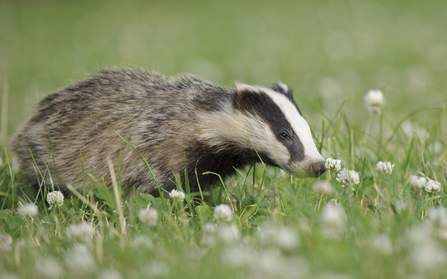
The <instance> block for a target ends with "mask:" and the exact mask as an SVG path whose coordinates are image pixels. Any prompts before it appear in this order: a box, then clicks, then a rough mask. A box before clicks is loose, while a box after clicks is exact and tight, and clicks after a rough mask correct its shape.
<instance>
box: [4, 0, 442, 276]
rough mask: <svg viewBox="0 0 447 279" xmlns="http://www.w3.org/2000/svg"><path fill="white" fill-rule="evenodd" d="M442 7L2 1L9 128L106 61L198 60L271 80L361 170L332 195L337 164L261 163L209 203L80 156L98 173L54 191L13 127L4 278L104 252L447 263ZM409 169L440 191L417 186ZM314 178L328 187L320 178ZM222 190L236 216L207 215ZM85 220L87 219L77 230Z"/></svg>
mask: <svg viewBox="0 0 447 279" xmlns="http://www.w3.org/2000/svg"><path fill="white" fill-rule="evenodd" d="M446 10H447V2H445V1H440V0H439V1H437V0H430V1H425V2H420V1H341V0H340V1H281V2H275V3H273V2H268V1H256V2H253V1H243V2H242V1H189V2H185V1H163V2H161V1H130V2H120V1H82V0H81V1H75V2H68V1H52V0H46V1H37V2H36V1H0V38H1V39H0V83H1V87H0V88H1V91H2V92H3V95H4V96H5V97H6V96H7V97H8V98H7V99H5V97H3V99H2V100H3V101H2V121H1V123H2V131H3V135H4V136H3V138H4V139H7V138H8V136H10V135H12V133H13V132H14V131H15V130H16V129H17V127H19V125H20V123H22V122H23V121H24V120H25V119H26V117H27V116H28V115H29V114H30V110H31V107H32V105H33V104H34V103H35V102H36V101H37V100H38V99H39V98H41V97H42V96H43V95H45V94H47V93H48V92H51V91H54V90H56V89H57V88H60V87H63V86H65V85H67V84H68V83H70V82H71V81H73V80H78V79H81V78H83V77H85V75H86V74H87V73H92V72H95V71H96V70H97V69H99V68H101V67H106V66H116V65H118V66H119V65H122V66H140V67H145V68H146V69H149V70H155V71H157V72H160V73H161V74H164V75H176V74H177V73H179V72H192V73H194V74H196V75H199V76H201V77H203V78H205V79H208V80H210V81H212V82H215V83H218V84H222V85H226V86H233V82H234V80H241V81H244V82H246V83H250V84H262V85H266V86H268V85H270V84H271V83H272V82H273V81H276V80H281V81H282V82H283V83H285V84H287V85H289V87H293V88H294V90H295V98H296V99H297V101H298V104H299V106H300V109H301V111H302V112H303V115H304V116H305V118H306V119H307V120H308V122H309V124H310V126H311V128H312V130H313V132H314V136H315V142H316V143H317V147H318V148H319V149H320V150H321V152H322V154H323V155H324V156H325V157H332V158H337V159H341V160H342V167H346V168H347V169H353V170H355V171H357V172H358V173H359V175H360V183H359V184H356V185H352V187H354V191H351V192H350V193H349V195H340V193H341V192H342V190H343V188H342V185H341V183H339V182H337V181H336V173H335V172H334V173H333V174H330V173H329V172H328V173H326V174H324V175H323V176H322V177H321V178H320V179H296V178H294V177H293V176H289V175H286V174H284V173H282V172H280V171H279V170H278V169H275V168H270V167H265V166H263V165H261V164H259V165H256V166H255V167H252V168H247V169H244V170H238V175H237V176H235V177H233V178H231V179H229V180H227V181H224V184H225V187H222V186H221V185H217V186H218V187H216V188H215V189H214V190H213V193H212V197H213V198H212V199H213V200H214V201H213V202H212V203H208V202H205V201H203V200H202V198H201V196H200V194H198V193H196V194H194V193H188V191H187V187H186V186H187V185H179V187H181V188H182V189H183V190H184V191H186V201H187V202H186V203H180V202H176V203H174V202H173V201H172V200H171V199H169V196H168V195H165V197H164V198H154V197H151V196H149V195H131V196H121V194H120V191H119V189H118V191H114V189H109V190H107V189H105V188H104V187H101V185H102V183H101V181H100V180H97V181H95V179H93V178H91V177H90V176H89V175H88V173H90V170H85V184H86V188H87V189H88V188H89V186H96V188H95V187H92V188H95V189H94V190H85V191H81V193H80V195H81V197H82V198H78V196H77V195H75V194H72V195H70V196H66V197H65V201H64V204H63V206H62V207H53V208H51V209H49V206H48V204H46V203H45V201H44V199H45V197H46V194H47V192H46V190H43V189H42V192H41V193H40V195H39V196H38V197H37V198H33V197H32V196H30V195H27V194H24V193H28V191H27V190H28V189H27V185H22V184H20V182H19V181H20V180H19V179H18V178H19V176H20V173H19V172H18V166H17V163H16V162H15V161H14V160H13V159H12V158H11V152H10V151H9V150H8V149H7V147H8V146H7V145H6V146H5V147H6V149H4V151H3V153H2V159H3V162H2V164H1V166H0V278H10V277H7V275H10V276H12V275H15V276H17V277H18V278H50V277H51V274H49V273H48V271H53V272H54V273H53V275H54V276H53V278H56V277H58V276H56V275H59V277H60V278H79V277H83V278H115V277H113V275H107V274H105V273H104V272H105V271H110V270H111V269H113V270H114V271H113V272H115V273H118V274H120V275H121V276H122V277H123V278H156V277H159V278H179V277H181V278H336V277H335V276H336V275H339V276H345V277H346V278H418V277H421V278H443V277H444V276H445V275H444V273H445V272H444V271H445V268H446V266H447V242H446V239H447V238H446V236H445V232H446V231H447V225H446V223H447V217H446V216H445V215H444V216H442V214H444V213H442V212H441V213H439V211H433V208H438V207H440V206H445V205H447V204H446V192H445V191H446V189H445V187H446V185H447V181H446V174H447V166H446V154H447V151H446V146H447V129H446V124H447V111H446V103H447V102H446V101H447V92H446V88H447V79H445V76H446V74H447V63H445V61H447V36H445V26H447V16H446V13H445V11H446ZM370 89H380V90H382V91H383V92H384V94H385V98H386V105H385V107H384V108H383V111H382V114H380V115H375V116H372V115H370V113H369V112H368V111H367V110H366V108H365V107H364V104H363V96H364V95H365V94H366V92H367V91H368V90H370ZM5 92H7V93H8V95H5ZM6 100H7V102H6ZM5 134H7V135H5ZM3 141H5V140H3ZM434 146H438V147H437V148H434ZM34 156H37V155H36V154H34ZM378 161H390V162H391V163H393V164H395V167H394V171H393V173H392V174H390V175H385V174H380V173H379V172H378V171H376V170H375V165H376V163H377V162H378ZM50 163H52V162H50ZM56 163H57V162H56ZM79 168H80V169H81V168H82V166H79ZM115 171H117V170H115ZM148 171H149V170H148ZM415 174H416V175H420V174H424V175H426V176H427V177H428V178H430V179H434V180H437V181H439V182H440V183H441V185H442V191H440V192H439V193H435V194H429V193H427V192H425V191H424V189H417V188H415V187H413V186H411V185H410V183H409V182H410V178H411V176H412V175H415ZM208 175H213V174H208ZM117 176H118V177H117V180H118V183H117V186H118V188H119V187H120V183H119V173H118V172H117ZM53 179H54V181H56V180H57V179H56V178H53ZM189 179H193V178H191V177H190V178H189ZM317 180H327V181H328V182H329V183H331V185H332V186H333V187H335V192H334V193H332V194H329V195H323V196H322V195H320V194H317V193H315V192H314V191H313V190H312V188H311V186H312V185H313V183H315V182H316V181H317ZM93 184H94V185H93ZM116 193H118V194H116ZM203 194H204V195H208V194H210V193H203ZM117 197H119V198H120V200H121V202H120V201H118V202H117ZM332 199H337V201H338V203H339V204H340V206H341V207H342V208H343V212H344V214H345V217H346V219H345V221H343V220H344V217H343V216H344V215H343V214H341V217H340V216H338V217H340V219H336V220H341V221H339V222H340V223H341V224H343V226H341V227H340V230H338V229H337V228H339V227H338V225H337V224H339V223H337V221H333V222H334V223H330V222H329V223H328V218H329V220H333V219H330V216H329V217H328V215H330V211H329V209H327V206H326V204H328V203H329V202H330V201H331V200H332ZM30 201H31V202H33V203H36V204H37V205H38V206H39V214H38V216H35V217H33V218H29V217H26V218H22V217H21V216H20V215H19V214H18V213H17V210H18V207H19V206H20V204H21V203H22V204H24V203H26V202H30ZM221 203H225V204H228V205H230V206H231V208H232V209H233V220H232V221H231V222H225V221H223V220H217V219H215V218H214V216H213V212H214V205H218V204H221ZM149 204H150V207H151V208H154V209H156V210H157V211H158V214H159V218H158V221H157V223H156V225H154V226H147V225H145V224H144V223H143V222H142V221H141V220H140V219H139V217H138V216H139V210H141V209H145V208H147V207H148V205H149ZM213 204H214V205H213ZM325 208H326V209H325ZM121 213H122V217H120V214H121ZM438 215H441V216H440V217H437V218H438V219H436V216H438ZM335 217H337V216H335ZM83 221H86V222H90V223H92V224H93V226H94V235H93V236H92V237H91V238H88V240H87V241H85V240H79V239H78V240H75V239H72V238H69V237H68V234H67V230H70V229H69V227H70V225H72V224H77V223H80V222H83ZM124 223H125V225H124ZM214 224H215V225H216V226H214ZM230 225H231V226H230ZM331 228H335V230H334V231H332V233H333V234H331V233H330V232H331V230H330V229H331ZM235 232H237V233H235ZM6 234H7V235H9V236H11V238H12V244H11V245H9V244H8V243H7V241H8V240H9V238H8V237H7V236H5V235H6ZM232 235H233V236H234V237H235V238H234V239H228V238H231V236H232ZM225 236H226V240H225ZM331 236H333V237H332V238H331ZM277 237H279V238H280V240H282V241H284V243H286V244H283V243H282V242H281V241H280V240H278V239H277ZM287 241H288V242H287ZM293 241H295V242H293ZM79 242H81V243H83V244H82V245H85V247H84V246H79ZM388 242H390V243H391V245H388V244H389V243H388ZM293 243H298V244H293ZM79 247H81V248H79ZM79 255H81V256H79ZM48 258H50V259H52V260H48ZM46 259H47V260H46ZM82 259H84V260H86V261H87V263H91V269H88V264H85V263H84V264H83V263H82ZM92 259H93V260H92ZM77 261H80V262H77ZM73 266H74V268H73ZM83 267H84V268H83ZM58 269H59V273H58V272H57V271H58ZM45 271H47V273H45ZM115 276H117V275H115ZM345 277H340V278H345ZM116 278H120V277H116ZM337 278H338V277H337Z"/></svg>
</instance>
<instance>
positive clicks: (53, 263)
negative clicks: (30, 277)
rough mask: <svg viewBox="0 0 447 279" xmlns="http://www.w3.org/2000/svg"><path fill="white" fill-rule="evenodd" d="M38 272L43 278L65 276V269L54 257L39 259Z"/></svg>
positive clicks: (37, 263)
mask: <svg viewBox="0 0 447 279" xmlns="http://www.w3.org/2000/svg"><path fill="white" fill-rule="evenodd" d="M36 272H37V273H38V274H40V275H41V276H42V277H43V278H61V277H63V276H64V269H63V268H62V266H61V265H60V264H59V262H58V261H57V260H56V259H54V258H52V257H46V258H42V259H39V260H38V261H37V262H36Z"/></svg>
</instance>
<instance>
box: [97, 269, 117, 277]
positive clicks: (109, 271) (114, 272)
mask: <svg viewBox="0 0 447 279" xmlns="http://www.w3.org/2000/svg"><path fill="white" fill-rule="evenodd" d="M96 278H98V279H123V276H122V275H121V273H119V272H118V271H117V270H116V269H113V268H111V269H107V270H103V271H101V272H100V273H99V274H98V277H96Z"/></svg>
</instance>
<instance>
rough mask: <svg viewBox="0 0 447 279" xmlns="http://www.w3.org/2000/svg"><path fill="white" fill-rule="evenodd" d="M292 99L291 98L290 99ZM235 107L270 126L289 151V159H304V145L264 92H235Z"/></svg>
mask: <svg viewBox="0 0 447 279" xmlns="http://www.w3.org/2000/svg"><path fill="white" fill-rule="evenodd" d="M292 100H293V99H292ZM234 107H235V109H237V110H239V111H241V112H242V113H245V114H247V115H250V114H251V115H256V116H258V117H260V118H261V119H263V120H264V121H265V123H267V124H268V125H269V126H270V129H271V130H272V132H273V133H274V134H275V136H276V138H277V139H278V141H279V142H281V143H282V144H283V145H284V146H285V147H286V148H287V150H288V151H289V154H290V160H291V161H301V160H303V159H304V147H303V144H302V143H301V141H300V139H299V137H298V135H296V134H295V132H294V131H293V129H292V126H291V125H290V123H289V121H288V120H287V119H286V117H285V115H284V114H283V112H282V111H281V109H280V108H279V107H278V105H277V104H276V103H275V102H274V101H273V100H272V99H271V98H270V97H269V96H268V95H267V94H266V93H264V92H259V93H258V92H251V91H243V92H238V93H237V94H236V99H235V101H234Z"/></svg>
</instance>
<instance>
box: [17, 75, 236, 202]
mask: <svg viewBox="0 0 447 279" xmlns="http://www.w3.org/2000/svg"><path fill="white" fill-rule="evenodd" d="M232 94H234V93H233V92H231V91H230V90H228V89H224V88H222V87H219V86H215V85H213V84H211V83H208V82H204V81H202V80H199V79H198V78H196V77H194V76H179V77H178V78H176V79H167V78H164V77H162V76H160V75H158V74H155V73H148V72H145V71H136V70H109V71H104V72H102V73H100V74H98V75H96V76H93V77H91V78H89V79H87V80H84V81H81V82H78V83H76V84H74V85H70V86H68V87H66V88H64V89H62V90H59V91H57V92H56V93H53V94H50V95H48V96H46V97H45V98H44V99H42V100H41V101H40V102H39V104H38V105H37V107H36V108H35V112H34V114H33V116H32V117H31V118H30V119H29V121H28V122H27V123H26V124H25V125H24V127H23V128H22V129H21V130H20V131H19V132H18V133H17V134H16V135H15V137H14V139H13V141H12V147H13V149H14V151H15V153H16V154H17V155H18V157H19V159H20V164H21V168H22V169H23V170H24V171H25V172H26V173H27V174H28V177H29V179H30V183H31V184H34V185H37V184H38V180H37V176H36V175H35V170H34V166H33V165H34V162H33V158H32V157H31V154H30V151H31V153H32V155H33V157H34V160H35V161H36V163H37V166H38V167H39V170H40V173H41V174H42V175H44V174H45V173H46V172H45V170H46V168H47V167H48V169H50V171H51V173H50V175H51V177H52V180H53V181H56V179H57V178H56V172H55V171H54V164H53V159H52V154H51V148H50V141H49V139H50V137H51V143H52V149H53V153H54V161H55V163H56V168H57V171H58V175H59V176H60V179H61V181H62V183H63V184H65V183H71V184H73V185H74V186H75V187H80V186H81V185H82V184H81V182H82V160H83V164H84V173H91V172H92V169H93V168H94V175H95V177H97V178H99V179H101V178H104V180H105V181H106V183H109V182H110V173H109V169H108V165H107V160H108V159H110V160H111V161H112V162H113V164H114V165H115V170H118V161H119V157H120V153H121V162H122V163H121V165H122V167H121V174H122V184H123V186H124V187H127V188H128V189H131V188H132V187H135V190H136V192H148V193H153V192H154V191H153V190H154V182H153V181H152V177H151V174H150V172H149V171H148V169H147V167H146V166H145V165H144V163H143V161H142V160H141V159H140V158H139V157H138V156H137V155H136V154H135V153H133V152H132V151H131V150H130V148H129V147H128V146H127V145H126V144H124V145H123V141H122V140H121V139H120V138H119V137H118V136H117V134H116V133H115V132H114V131H112V130H111V129H109V128H108V127H107V126H106V125H105V124H103V123H102V122H101V121H99V120H98V119H97V118H99V119H100V120H102V121H103V122H104V123H106V124H107V125H109V127H110V128H112V129H114V130H115V131H116V132H117V133H119V134H120V135H121V136H123V137H124V138H125V139H126V140H128V141H129V142H130V143H131V144H132V145H133V146H134V147H135V148H136V149H137V150H138V152H139V153H141V155H143V156H144V157H145V158H146V159H147V160H148V162H149V164H150V166H151V168H152V170H153V171H154V173H155V176H156V178H157V182H158V183H159V184H164V185H165V187H168V188H169V187H172V185H171V184H172V182H171V181H174V180H175V179H174V176H173V172H183V170H184V168H185V160H184V156H185V152H186V151H188V149H189V150H193V149H196V148H201V147H198V146H197V138H196V135H197V132H198V131H197V125H196V124H195V123H196V122H197V117H196V115H197V112H198V111H200V110H202V111H203V110H205V111H212V110H215V109H217V107H216V104H218V103H219V99H224V98H231V95H232ZM81 152H82V154H81ZM50 175H49V174H48V173H47V174H46V175H45V176H46V183H47V187H48V183H51V182H50V179H49V178H50ZM84 175H86V174H84Z"/></svg>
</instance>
